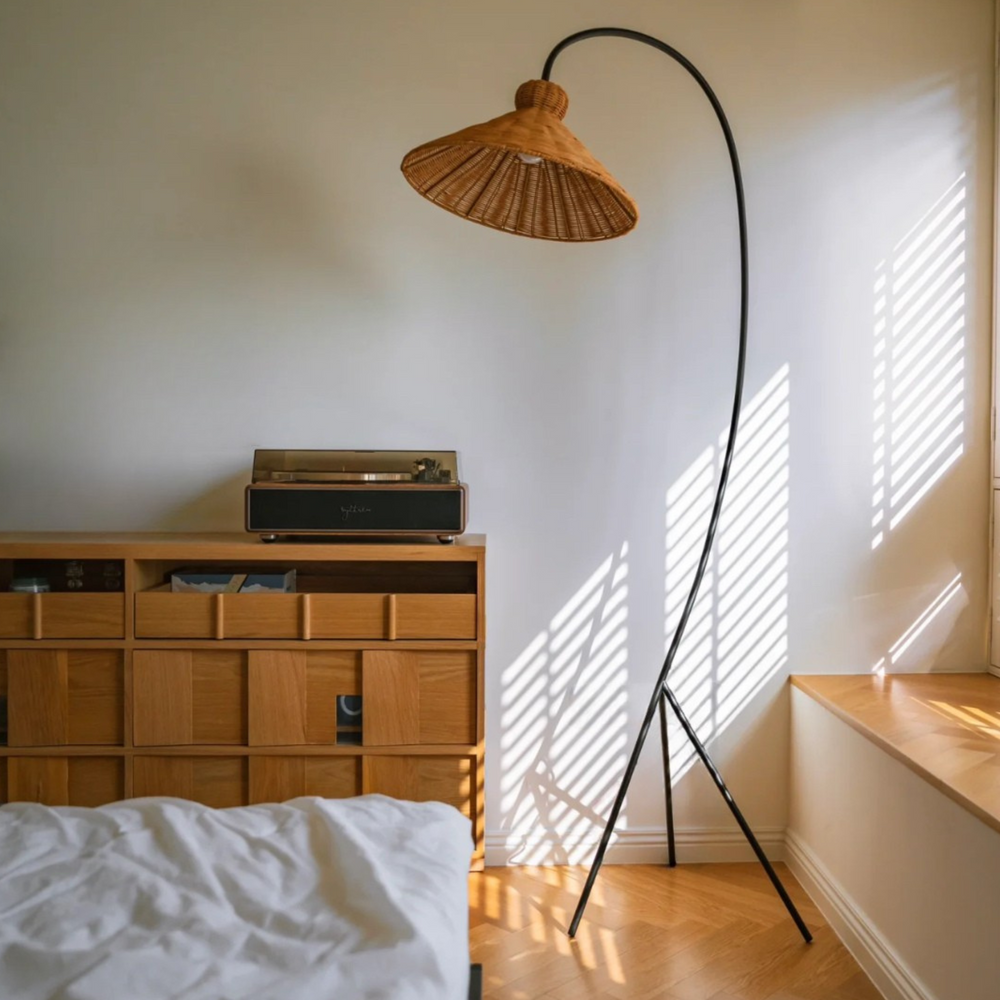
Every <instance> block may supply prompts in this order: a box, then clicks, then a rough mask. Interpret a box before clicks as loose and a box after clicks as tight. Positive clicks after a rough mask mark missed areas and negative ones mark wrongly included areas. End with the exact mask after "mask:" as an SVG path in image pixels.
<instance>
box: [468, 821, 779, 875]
mask: <svg viewBox="0 0 1000 1000" xmlns="http://www.w3.org/2000/svg"><path fill="white" fill-rule="evenodd" d="M754 835H755V836H756V838H757V840H758V841H759V843H760V846H761V847H762V848H763V849H764V853H765V854H766V855H767V857H768V858H769V859H770V860H771V861H784V860H785V831H784V829H783V828H782V827H759V828H754ZM675 840H676V843H677V860H678V862H680V863H681V864H704V863H717V862H726V861H754V860H756V856H755V855H754V853H753V850H752V848H751V847H750V845H749V844H748V843H747V841H746V839H745V838H744V836H743V834H742V833H741V832H740V831H739V829H734V828H730V827H688V828H686V829H678V830H677V831H676V835H675ZM599 841H600V836H599V835H598V836H594V835H593V834H589V835H588V836H586V837H576V838H566V837H561V836H560V835H559V834H557V833H543V834H531V835H520V834H512V833H504V832H494V833H487V834H486V864H487V865H488V866H490V867H501V866H503V865H580V864H589V863H590V861H591V860H592V859H593V857H594V852H595V851H596V850H597V845H598V842H599ZM604 860H605V862H606V863H607V864H611V865H662V864H666V862H667V831H666V828H665V827H638V828H633V829H630V830H622V831H620V832H616V833H615V835H614V839H613V840H612V841H611V846H610V847H609V848H608V852H607V854H606V855H605V858H604Z"/></svg>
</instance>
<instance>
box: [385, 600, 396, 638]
mask: <svg viewBox="0 0 1000 1000" xmlns="http://www.w3.org/2000/svg"><path fill="white" fill-rule="evenodd" d="M385 631H386V638H387V639H395V638H396V595H395V594H387V595H386V630H385Z"/></svg>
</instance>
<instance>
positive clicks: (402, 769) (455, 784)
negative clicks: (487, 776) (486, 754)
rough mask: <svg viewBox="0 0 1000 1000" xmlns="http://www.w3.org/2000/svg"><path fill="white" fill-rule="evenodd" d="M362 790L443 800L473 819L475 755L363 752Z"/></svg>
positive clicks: (476, 800)
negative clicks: (432, 755)
mask: <svg viewBox="0 0 1000 1000" xmlns="http://www.w3.org/2000/svg"><path fill="white" fill-rule="evenodd" d="M362 791H363V793H364V794H365V795H372V794H379V795H389V796H391V797H392V798H394V799H408V800H410V801H411V802H445V803H447V804H448V805H450V806H454V807H455V808H456V809H458V810H459V812H461V813H463V814H464V815H465V816H468V817H469V819H475V817H476V814H477V808H478V798H479V793H478V786H477V775H476V758H475V757H464V756H441V757H438V756H434V757H431V756H427V757H416V756H414V757H410V756H406V755H402V754H399V755H392V756H390V755H388V754H386V755H384V756H379V755H374V754H365V757H364V767H363V780H362Z"/></svg>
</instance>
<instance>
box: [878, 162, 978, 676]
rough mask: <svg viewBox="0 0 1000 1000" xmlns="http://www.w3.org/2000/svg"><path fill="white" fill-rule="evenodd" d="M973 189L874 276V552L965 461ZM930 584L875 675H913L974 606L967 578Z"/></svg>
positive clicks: (905, 241)
mask: <svg viewBox="0 0 1000 1000" xmlns="http://www.w3.org/2000/svg"><path fill="white" fill-rule="evenodd" d="M967 186H968V184H967V178H966V174H965V173H964V172H963V173H961V174H960V175H959V176H958V178H957V179H956V180H955V181H954V182H953V183H952V184H950V185H949V186H948V187H947V189H946V190H945V191H944V192H943V193H942V194H941V196H940V197H939V198H937V199H936V200H935V201H934V203H933V204H932V205H931V206H930V208H929V209H927V211H926V212H924V213H923V214H922V215H921V217H920V218H919V219H918V220H917V222H916V223H915V224H914V225H913V226H912V228H911V229H910V230H909V232H907V233H906V234H905V235H904V236H903V238H902V239H901V240H899V241H898V242H897V243H896V245H895V246H894V247H893V248H892V250H891V252H890V253H889V254H888V255H887V256H886V257H885V259H884V260H881V261H879V263H878V265H877V266H876V268H875V280H874V287H873V291H874V370H873V375H874V389H873V397H874V398H873V404H874V410H873V428H874V429H873V435H872V443H873V448H874V471H873V475H872V491H873V492H872V508H873V510H872V539H871V548H872V551H873V552H878V551H881V550H882V549H883V548H884V547H886V546H888V545H889V544H890V543H891V541H892V540H893V538H894V532H896V531H898V529H899V528H900V527H901V526H902V525H903V523H904V522H907V524H909V523H910V521H911V520H912V518H913V517H914V516H915V515H916V513H917V511H918V508H919V507H920V505H921V503H923V502H925V501H926V499H927V498H928V497H929V496H930V495H931V493H932V491H933V489H934V487H935V486H936V485H938V484H939V483H940V482H941V481H942V480H943V479H944V477H945V476H946V475H947V473H948V472H949V470H951V469H952V468H953V467H954V466H955V465H956V464H957V463H958V462H959V461H960V459H961V458H962V456H963V454H964V453H965V437H966V398H965V397H966V392H967V383H966V365H965V361H966V308H967V306H966V286H967V275H966V269H967V260H966V257H967V244H968V220H967V217H966V205H967ZM942 584H943V586H942ZM930 586H931V588H933V590H937V591H938V592H937V593H935V594H934V596H933V597H932V599H931V600H930V602H929V603H927V604H926V605H924V606H923V607H922V608H921V609H920V610H919V611H918V613H917V614H916V616H915V617H914V618H913V619H912V620H911V622H910V624H909V625H908V626H907V627H906V628H905V629H904V630H903V631H902V632H901V633H900V634H899V636H898V637H897V638H896V640H895V641H894V642H892V643H891V645H889V647H888V649H887V650H886V652H885V654H884V655H883V656H882V657H880V658H879V659H878V660H877V662H876V663H875V664H874V665H873V667H872V672H873V673H878V674H884V673H886V672H887V671H891V670H893V669H896V670H906V669H911V670H912V669H915V668H916V667H919V666H920V665H922V664H926V663H927V662H928V657H929V656H931V655H933V653H934V652H935V651H936V650H938V649H940V648H941V646H942V644H943V643H945V642H946V641H947V637H948V633H949V631H950V629H951V627H952V626H953V625H954V622H955V620H956V618H957V617H958V615H959V613H960V612H961V611H962V609H963V608H964V607H965V606H966V605H967V604H968V603H969V599H968V597H967V595H966V590H965V586H964V585H963V582H962V574H961V573H957V574H954V575H951V577H950V578H949V579H948V580H947V582H944V581H941V580H939V581H938V582H937V584H936V585H935V584H933V583H932V584H931V585H930ZM933 590H932V592H933Z"/></svg>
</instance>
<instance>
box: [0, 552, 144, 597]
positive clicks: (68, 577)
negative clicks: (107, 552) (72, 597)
mask: <svg viewBox="0 0 1000 1000" xmlns="http://www.w3.org/2000/svg"><path fill="white" fill-rule="evenodd" d="M11 575H12V576H14V577H16V578H20V577H41V578H42V579H44V580H45V582H46V583H47V584H48V585H49V590H50V591H52V593H54V594H62V593H79V592H80V591H85V592H87V593H99V592H101V591H119V592H120V591H122V590H124V589H125V580H124V576H125V562H124V560H122V559H15V560H14V566H13V571H12V573H11Z"/></svg>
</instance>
